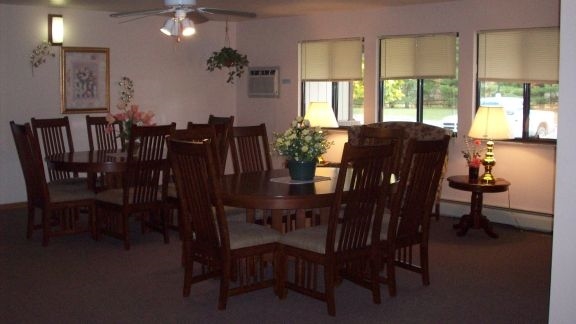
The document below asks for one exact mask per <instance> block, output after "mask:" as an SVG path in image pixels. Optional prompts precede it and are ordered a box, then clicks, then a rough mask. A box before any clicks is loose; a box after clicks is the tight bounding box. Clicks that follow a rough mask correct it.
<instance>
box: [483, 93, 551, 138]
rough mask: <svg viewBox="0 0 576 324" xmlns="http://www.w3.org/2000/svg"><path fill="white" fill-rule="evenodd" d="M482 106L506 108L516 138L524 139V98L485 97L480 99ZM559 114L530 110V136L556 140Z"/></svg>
mask: <svg viewBox="0 0 576 324" xmlns="http://www.w3.org/2000/svg"><path fill="white" fill-rule="evenodd" d="M480 105H482V106H487V107H496V106H499V107H504V110H505V111H506V117H507V118H508V121H509V122H510V128H511V129H512V134H513V135H514V137H522V123H523V109H524V108H523V98H521V97H500V96H495V97H485V98H481V99H480ZM557 125H558V122H557V114H556V112H554V111H550V110H539V109H532V110H530V124H529V125H528V136H529V137H536V138H556V134H557V129H556V128H557Z"/></svg>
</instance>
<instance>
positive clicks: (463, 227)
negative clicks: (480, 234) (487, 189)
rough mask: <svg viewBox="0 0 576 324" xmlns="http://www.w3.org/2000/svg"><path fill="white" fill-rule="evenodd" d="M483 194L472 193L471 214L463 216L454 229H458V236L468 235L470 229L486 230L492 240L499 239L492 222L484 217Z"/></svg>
mask: <svg viewBox="0 0 576 324" xmlns="http://www.w3.org/2000/svg"><path fill="white" fill-rule="evenodd" d="M482 200H483V199H482V192H472V201H471V203H470V214H466V215H463V216H462V218H460V222H459V223H458V224H454V228H457V229H458V233H457V234H458V236H463V235H466V233H467V232H468V229H470V228H473V229H484V232H486V234H488V236H490V237H492V238H498V234H496V233H494V231H493V230H492V223H491V222H490V220H489V219H488V218H487V217H486V216H484V215H482Z"/></svg>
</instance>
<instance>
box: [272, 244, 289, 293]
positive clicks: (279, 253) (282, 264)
mask: <svg viewBox="0 0 576 324" xmlns="http://www.w3.org/2000/svg"><path fill="white" fill-rule="evenodd" d="M274 259H275V260H274V274H275V276H276V277H275V278H274V279H275V283H274V286H275V290H276V296H278V298H280V299H284V298H286V271H287V269H286V267H287V266H288V265H287V262H286V256H285V255H284V248H283V247H282V245H280V246H279V247H278V249H277V250H276V254H275V255H274Z"/></svg>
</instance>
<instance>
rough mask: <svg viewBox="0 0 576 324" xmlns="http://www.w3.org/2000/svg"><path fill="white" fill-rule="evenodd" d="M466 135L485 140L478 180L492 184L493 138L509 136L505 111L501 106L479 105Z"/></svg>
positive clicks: (493, 181) (493, 162) (494, 163)
mask: <svg viewBox="0 0 576 324" xmlns="http://www.w3.org/2000/svg"><path fill="white" fill-rule="evenodd" d="M468 136H469V137H472V138H477V139H481V140H486V155H485V156H484V160H482V165H484V174H483V175H482V176H481V177H480V182H481V183H484V184H493V183H495V182H496V179H495V178H494V176H493V175H492V168H493V167H494V166H495V165H496V159H495V158H494V140H497V139H508V138H510V137H511V136H510V127H509V126H508V120H507V119H506V112H505V111H504V108H502V107H484V106H481V107H479V108H478V110H477V111H476V116H475V117H474V121H473V122H472V127H470V131H469V132H468Z"/></svg>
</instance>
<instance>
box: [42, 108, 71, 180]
mask: <svg viewBox="0 0 576 324" xmlns="http://www.w3.org/2000/svg"><path fill="white" fill-rule="evenodd" d="M31 123H32V129H33V131H34V136H35V138H36V140H37V141H38V144H39V146H41V147H42V149H43V151H44V157H46V156H50V155H55V154H61V153H67V152H74V144H73V141H72V132H71V130H70V122H69V120H68V117H67V116H66V117H62V118H49V119H38V118H32V119H31ZM40 144H41V145H40ZM77 176H78V174H77V173H73V172H67V171H56V170H48V177H49V179H50V180H51V181H54V180H60V179H69V178H73V177H77Z"/></svg>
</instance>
